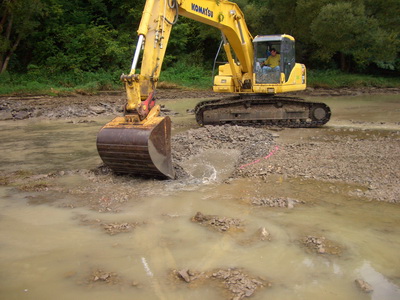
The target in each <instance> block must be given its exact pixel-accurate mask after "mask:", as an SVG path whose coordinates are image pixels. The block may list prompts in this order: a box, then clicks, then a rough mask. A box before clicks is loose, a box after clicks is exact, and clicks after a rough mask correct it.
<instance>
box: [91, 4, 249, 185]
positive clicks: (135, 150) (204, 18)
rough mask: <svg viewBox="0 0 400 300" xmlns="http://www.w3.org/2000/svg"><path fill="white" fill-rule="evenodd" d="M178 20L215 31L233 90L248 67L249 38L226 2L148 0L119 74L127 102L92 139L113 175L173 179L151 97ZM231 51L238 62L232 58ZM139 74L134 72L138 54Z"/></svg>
mask: <svg viewBox="0 0 400 300" xmlns="http://www.w3.org/2000/svg"><path fill="white" fill-rule="evenodd" d="M179 15H182V16H185V17H188V18H191V19H194V20H196V21H199V22H202V23H205V24H208V25H211V26H213V27H216V28H219V29H220V30H221V32H222V35H223V38H224V48H225V51H226V53H227V57H228V60H229V66H230V69H231V74H232V79H233V82H234V87H235V90H236V91H238V92H239V91H240V89H241V86H242V82H243V79H244V78H245V77H246V74H247V76H248V77H249V76H251V75H250V74H251V71H252V68H253V48H252V44H251V41H252V36H251V34H250V33H249V31H248V29H247V26H246V23H245V21H244V17H243V13H242V12H241V10H240V9H239V7H238V6H237V5H236V4H235V3H232V2H229V1H225V0H218V1H216V0H190V1H188V0H147V1H146V5H145V7H144V10H143V15H142V19H141V22H140V26H139V29H138V43H137V46H136V50H135V54H134V57H133V62H132V67H131V70H130V73H129V74H128V75H125V74H122V76H121V80H122V81H123V82H124V83H125V89H126V94H127V102H126V105H125V107H124V116H123V117H116V118H115V119H114V120H112V121H111V122H109V123H107V124H106V125H105V126H104V127H103V128H102V129H101V130H100V132H99V134H98V136H97V150H98V152H99V155H100V157H101V159H102V160H103V162H104V163H105V164H106V165H107V166H109V167H110V168H111V169H112V170H113V171H115V172H116V173H128V174H136V175H141V176H151V177H161V178H174V176H175V175H174V169H173V166H172V159H171V145H170V140H171V120H170V118H169V117H159V113H160V107H159V105H156V103H155V97H154V92H155V89H156V86H157V83H158V80H159V76H160V72H161V66H162V63H163V61H164V56H165V51H166V49H167V45H168V41H169V38H170V34H171V30H172V27H173V25H174V24H175V23H176V21H177V20H178V16H179ZM231 48H232V49H233V50H234V52H235V54H236V56H237V59H238V63H236V62H235V61H234V59H233V55H232V52H231ZM142 50H143V55H142V59H141V66H140V73H139V72H137V69H138V63H139V59H140V54H141V52H142Z"/></svg>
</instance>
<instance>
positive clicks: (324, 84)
mask: <svg viewBox="0 0 400 300" xmlns="http://www.w3.org/2000/svg"><path fill="white" fill-rule="evenodd" d="M307 85H308V86H310V87H314V88H365V87H376V88H400V78H399V77H384V76H373V75H368V74H351V73H344V72H341V71H339V70H323V71H322V70H308V71H307Z"/></svg>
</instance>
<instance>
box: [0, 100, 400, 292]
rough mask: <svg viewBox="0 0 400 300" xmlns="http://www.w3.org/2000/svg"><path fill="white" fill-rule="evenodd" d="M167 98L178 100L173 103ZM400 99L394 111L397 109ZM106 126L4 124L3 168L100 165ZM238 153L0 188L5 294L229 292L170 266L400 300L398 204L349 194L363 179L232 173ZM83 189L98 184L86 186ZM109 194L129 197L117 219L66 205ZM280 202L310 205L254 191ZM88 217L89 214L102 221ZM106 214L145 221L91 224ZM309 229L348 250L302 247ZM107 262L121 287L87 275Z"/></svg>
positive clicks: (287, 288)
mask: <svg viewBox="0 0 400 300" xmlns="http://www.w3.org/2000/svg"><path fill="white" fill-rule="evenodd" d="M349 99H350V100H351V101H352V104H351V105H355V104H354V103H358V104H357V105H360V107H361V108H360V109H361V110H362V111H370V110H369V109H367V108H365V107H364V106H366V107H371V109H372V108H373V107H375V102H374V103H372V104H371V102H370V100H369V99H366V100H365V101H363V99H360V98H359V97H354V98H349ZM382 99H383V100H382V102H381V106H380V108H381V109H382V110H383V111H385V107H387V105H388V103H392V102H393V101H395V100H396V99H397V98H395V97H393V98H390V97H387V96H384V98H382ZM388 99H389V100H388ZM350 100H349V101H350ZM191 101H195V100H191ZM342 101H343V99H337V98H332V99H331V98H329V99H328V101H325V102H328V104H329V105H330V106H331V107H332V110H333V111H334V112H346V111H347V109H346V107H347V106H346V105H345V104H344V103H343V102H342ZM189 102H190V101H189ZM189 102H188V103H189ZM176 103H177V102H176ZM346 103H348V102H347V100H346ZM169 105H170V106H171V108H173V107H174V102H171V103H169ZM179 105H181V103H179ZM370 105H371V106H370ZM393 105H394V106H389V107H388V109H390V110H391V111H396V109H398V108H399V106H400V105H399V103H398V102H395V103H394V104H393ZM396 107H397V108H396ZM182 109H183V108H182ZM397 111H398V110H397ZM357 116H358V113H357V111H356V110H355V111H354V114H351V115H349V116H348V118H349V119H351V120H359V121H365V120H364V117H363V116H361V117H360V118H359V119H357ZM383 117H385V113H384V112H383V113H382V114H381V118H383ZM345 119H346V118H344V117H343V118H342V117H341V115H335V114H334V115H333V119H332V121H331V122H330V123H329V128H335V127H340V126H350V125H351V124H350V123H349V122H347V123H346V124H344V123H343V120H345ZM366 119H368V118H366ZM175 120H176V122H175V124H176V125H175V130H183V129H184V128H189V127H192V126H194V125H193V120H192V119H191V118H190V117H187V116H184V115H183V113H182V116H177V117H176V118H175ZM380 120H385V119H379V118H378V121H380ZM105 121H106V120H103V119H96V120H95V122H93V123H76V124H73V123H67V122H65V121H56V122H49V121H18V122H3V123H2V124H1V130H0V138H1V139H2V141H3V142H2V144H1V146H0V150H1V151H2V153H3V154H4V155H2V157H1V159H0V170H1V171H3V172H11V171H16V170H24V171H30V172H32V173H33V174H40V173H47V172H58V171H67V170H71V169H91V168H95V167H96V166H97V165H98V164H99V163H100V159H99V158H98V156H97V153H96V149H95V138H96V133H97V131H98V129H99V127H100V126H101V124H104V122H105ZM395 121H396V120H395V118H394V119H393V120H392V121H391V122H395ZM385 122H389V121H385ZM378 125H379V124H378ZM384 125H390V124H384ZM381 130H384V129H381ZM293 132H294V131H283V132H281V133H280V134H281V138H282V139H289V140H290V139H293V138H295V136H293ZM302 132H303V131H302V130H300V131H299V130H296V134H295V135H296V136H297V137H298V138H299V136H301V137H303V138H307V137H308V136H309V135H310V131H309V130H305V131H304V136H302ZM325 133H326V130H324V129H319V130H318V134H322V135H323V134H325ZM237 155H238V154H237V153H236V152H227V151H224V149H221V152H217V153H207V152H205V153H203V154H202V155H199V156H197V157H193V158H192V160H191V161H189V162H188V163H187V168H185V169H187V170H188V171H189V172H190V173H191V174H192V176H193V178H191V179H188V180H181V181H145V180H137V179H133V178H114V179H112V180H109V181H101V182H100V183H96V182H94V181H93V180H89V179H88V178H87V177H86V176H85V175H84V174H81V173H79V172H78V173H72V174H65V175H63V176H60V177H59V178H56V179H55V180H54V181H52V183H53V184H56V185H57V187H59V189H50V190H49V191H36V192H32V191H30V192H23V191H21V190H19V189H17V188H15V187H13V186H0V228H1V229H0V270H1V272H0V295H1V298H3V299H24V298H27V299H54V298H55V297H56V298H57V299H96V300H97V299H100V300H101V299H189V298H190V299H210V300H211V299H230V298H229V296H227V294H225V293H224V291H223V289H222V288H221V287H219V286H217V285H214V284H209V283H207V282H206V283H204V284H201V282H199V283H196V281H194V282H193V283H191V284H187V283H184V282H183V281H182V282H179V281H176V280H174V279H173V277H172V275H171V270H173V269H177V270H180V269H185V268H189V269H191V270H194V271H198V272H201V271H204V272H212V271H213V270H218V269H227V268H239V269H242V270H244V271H245V272H246V273H248V274H250V275H251V276H252V277H258V276H260V277H262V278H263V279H265V280H267V281H269V282H271V284H272V286H271V287H269V288H264V289H260V290H257V291H256V292H255V294H254V295H253V296H252V297H251V298H252V299H374V300H375V299H376V300H378V299H379V300H381V299H388V300H389V299H390V300H391V299H399V298H400V288H399V287H400V257H399V255H398V249H400V226H399V225H400V207H399V205H395V204H388V203H381V202H375V201H367V200H365V199H362V198H355V197H353V196H351V194H352V192H354V191H355V190H357V189H362V188H363V187H359V186H354V185H348V184H337V183H335V184H333V183H325V182H319V181H315V180H301V179H288V178H285V177H279V176H270V177H267V179H265V180H262V179H254V178H250V179H235V180H227V178H228V176H229V174H230V172H232V171H233V169H234V166H235V163H236V160H237ZM99 185H101V187H99ZM85 189H86V190H88V191H91V192H90V193H88V192H86V193H84V192H82V191H84V190H85ZM71 191H73V192H71ZM104 191H112V192H113V195H125V196H124V197H125V198H126V200H127V201H126V202H124V203H123V205H121V209H120V211H119V212H118V213H101V212H98V211H96V210H93V209H90V207H89V206H87V205H83V206H79V205H75V206H73V207H74V208H71V207H69V206H67V207H64V205H62V204H63V203H76V204H79V201H82V203H86V202H85V201H86V200H87V199H86V197H89V196H90V197H94V198H95V197H98V198H101V197H106V195H104V194H103V192H104ZM282 197H289V198H292V199H296V200H299V201H304V202H305V203H304V204H298V205H296V206H295V207H294V208H292V209H288V208H272V207H257V206H253V205H251V201H252V200H253V199H255V198H282ZM125 198H124V199H125ZM197 212H202V213H203V214H209V215H218V216H225V217H231V218H238V219H241V220H242V221H243V224H244V230H243V231H236V232H228V233H221V232H218V231H215V230H212V229H209V228H207V227H203V226H201V225H199V224H198V223H195V222H192V221H191V219H192V217H193V216H194V215H195V214H196V213H197ZM85 220H91V221H93V220H94V222H92V223H94V225H93V224H92V223H91V222H85ZM96 220H99V221H96ZM100 220H101V222H104V223H123V222H130V223H134V222H137V223H138V226H137V227H136V228H134V229H133V230H132V231H131V232H128V233H120V234H116V235H109V234H107V233H106V232H105V230H104V229H103V228H102V227H101V226H99V225H96V224H97V223H99V224H100V223H101V222H100ZM261 227H265V228H266V229H267V230H268V232H269V233H270V234H271V241H259V240H254V239H253V238H252V237H253V236H254V234H255V233H256V232H257V230H258V229H259V228H261ZM306 236H316V237H322V236H323V237H325V238H327V239H329V240H331V241H334V242H335V243H336V244H337V245H339V246H340V249H341V254H340V255H330V254H317V253H314V252H310V251H307V249H306V248H305V247H304V245H303V244H302V242H301V240H302V239H303V238H304V237H306ZM99 269H100V270H103V271H105V272H115V273H116V274H117V275H118V282H117V284H115V285H109V284H105V283H104V282H92V281H91V280H92V279H93V272H94V271H96V270H99ZM358 278H360V279H363V280H365V281H367V282H368V283H369V284H371V285H372V286H373V288H374V291H373V292H372V293H370V294H365V293H362V292H360V291H359V290H358V289H357V288H356V286H355V284H354V280H355V279H358Z"/></svg>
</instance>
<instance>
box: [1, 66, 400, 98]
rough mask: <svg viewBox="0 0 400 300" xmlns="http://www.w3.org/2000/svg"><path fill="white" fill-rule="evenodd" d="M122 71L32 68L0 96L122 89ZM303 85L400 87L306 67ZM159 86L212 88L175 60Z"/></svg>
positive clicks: (7, 78)
mask: <svg viewBox="0 0 400 300" xmlns="http://www.w3.org/2000/svg"><path fill="white" fill-rule="evenodd" d="M121 73H122V72H119V71H116V72H106V71H99V72H82V71H80V72H69V73H67V72H66V73H61V74H52V75H50V74H47V73H45V71H41V70H40V69H35V70H33V71H30V72H28V73H26V74H14V73H13V74H9V73H5V74H2V75H0V95H21V94H22V95H26V94H29V95H39V94H40V95H52V96H64V95H68V94H74V93H78V94H95V93H97V92H99V91H102V90H108V91H109V90H121V91H122V90H123V88H122V83H121V82H120V81H119V77H120V75H121ZM307 81H308V82H307V85H308V86H310V87H314V88H364V87H378V88H390V87H396V88H400V78H399V77H383V76H382V77H379V76H372V75H363V74H349V73H343V72H340V71H338V70H324V71H322V70H308V71H307ZM159 87H163V88H174V87H182V88H190V89H200V90H206V89H211V87H212V76H211V71H209V70H206V69H204V68H202V67H200V66H188V65H186V64H184V63H178V64H176V65H175V66H174V67H170V68H168V69H166V70H164V71H163V72H162V73H161V77H160V83H159Z"/></svg>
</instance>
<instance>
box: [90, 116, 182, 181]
mask: <svg viewBox="0 0 400 300" xmlns="http://www.w3.org/2000/svg"><path fill="white" fill-rule="evenodd" d="M97 151H98V152H99V155H100V157H101V159H102V160H103V162H104V163H105V164H106V165H107V166H108V167H110V168H111V169H112V170H113V171H114V172H115V173H121V174H133V175H139V176H145V177H156V178H164V179H167V178H170V179H173V178H174V177H175V175H174V169H173V166H172V159H171V119H170V118H169V117H155V118H152V119H151V120H150V121H147V122H145V123H144V124H139V125H138V124H133V123H129V122H127V121H126V120H125V118H124V117H117V118H115V119H114V120H112V121H111V122H109V123H107V124H106V125H105V126H104V127H103V128H102V129H101V130H100V132H99V133H98V135H97Z"/></svg>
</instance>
